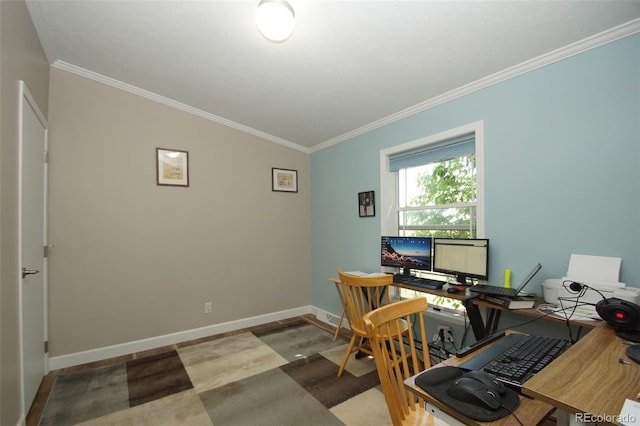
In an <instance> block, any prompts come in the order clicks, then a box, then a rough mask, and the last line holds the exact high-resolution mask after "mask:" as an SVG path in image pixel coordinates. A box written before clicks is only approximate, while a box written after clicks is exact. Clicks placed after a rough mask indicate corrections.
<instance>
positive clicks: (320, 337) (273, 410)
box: [39, 319, 391, 426]
mask: <svg viewBox="0 0 640 426" xmlns="http://www.w3.org/2000/svg"><path fill="white" fill-rule="evenodd" d="M346 343H347V342H346V341H345V340H342V339H339V340H338V341H336V342H334V341H333V336H332V335H331V334H330V333H329V332H327V331H325V330H322V329H320V328H318V327H316V326H314V325H312V324H309V323H308V322H306V321H304V320H302V319H300V320H299V321H293V322H287V323H286V324H278V325H274V326H271V327H261V328H256V329H255V330H250V331H246V332H241V333H238V334H234V335H228V336H224V337H220V338H214V339H212V340H208V341H205V342H201V343H197V344H192V345H184V346H183V345H180V347H178V348H177V349H175V350H170V351H166V352H163V353H160V354H157V355H153V356H148V357H144V358H139V359H133V360H129V361H126V362H121V363H115V364H109V365H106V366H102V367H98V368H93V369H84V370H81V371H76V372H72V373H69V374H64V375H59V376H57V377H56V380H55V383H54V385H53V388H52V390H51V392H50V394H49V397H48V400H47V403H46V405H45V408H44V411H43V414H42V416H41V418H40V423H39V424H40V425H76V424H82V425H118V426H121V425H136V426H138V425H153V426H158V425H203V426H204V425H207V426H209V425H215V426H222V425H224V426H230V425H238V426H247V425H252V426H254V425H255V426H262V425H265V426H267V425H273V426H283V425H296V426H297V425H301V424H306V425H318V426H322V425H349V426H358V425H368V426H370V425H389V424H390V423H391V422H390V419H389V414H388V412H387V408H386V404H385V401H384V396H383V394H382V392H381V391H380V388H379V381H378V377H377V373H376V370H375V365H374V361H373V360H372V359H369V358H362V359H355V357H354V356H353V355H352V356H351V359H350V360H349V362H348V364H347V370H346V371H345V373H344V374H343V376H342V377H340V378H338V377H336V373H337V371H338V365H339V364H340V362H341V360H342V356H343V355H344V351H345V350H346Z"/></svg>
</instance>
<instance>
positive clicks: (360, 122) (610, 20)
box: [27, 0, 640, 152]
mask: <svg viewBox="0 0 640 426" xmlns="http://www.w3.org/2000/svg"><path fill="white" fill-rule="evenodd" d="M290 3H291V5H292V6H293V8H294V9H295V13H296V20H297V24H296V30H295V32H294V34H293V36H292V37H291V38H290V39H289V40H288V41H286V42H284V43H281V44H274V43H271V42H268V41H267V40H265V39H264V38H263V37H262V36H261V35H260V34H259V33H258V31H257V29H256V26H255V22H254V13H255V8H256V5H257V4H258V0H253V1H241V0H236V1H202V0H201V1H186V0H181V1H159V0H155V1H154V0H138V1H116V0H110V1H96V0H81V1H77V0H76V1H74V0H64V1H60V0H43V1H34V0H27V6H28V9H29V12H30V14H31V16H32V18H33V21H34V25H35V26H36V30H37V32H38V34H39V36H40V39H41V41H42V45H43V47H44V49H45V52H46V54H47V57H48V59H49V61H50V63H52V64H53V65H54V66H56V67H59V68H62V69H66V70H69V71H72V72H76V73H78V74H80V75H85V76H87V77H90V78H94V79H96V80H99V81H103V82H106V83H108V84H113V85H114V86H116V87H121V88H124V89H126V90H131V91H134V92H136V93H140V94H142V95H143V96H148V97H151V98H153V99H157V100H160V101H161V102H165V103H168V104H170V105H174V106H177V107H178V108H182V109H185V110H188V111H191V112H194V113H196V114H199V115H202V116H204V117H207V118H210V119H212V120H214V121H218V122H222V123H224V124H227V125H231V126H232V127H236V128H239V129H241V130H243V131H247V132H249V133H252V134H255V135H258V136H261V137H264V138H266V139H268V140H271V141H274V142H277V143H281V144H284V145H288V146H291V147H293V148H295V149H299V150H301V151H305V152H313V151H315V150H318V149H321V148H322V147H325V146H329V145H331V144H334V143H337V142H340V141H342V140H345V139H347V138H348V137H352V136H354V135H357V134H360V133H363V132H364V131H366V130H369V129H373V128H376V127H379V126H380V125H383V124H386V123H388V122H391V121H394V120H396V119H399V118H402V117H404V116H406V115H407V114H409V113H412V112H416V111H419V110H422V109H426V108H427V107H429V106H431V105H434V104H437V103H438V102H441V101H443V100H446V99H449V98H452V97H455V96H458V95H459V94H461V93H465V92H468V91H470V90H475V89H477V88H480V87H483V86H486V85H487V84H491V83H493V82H496V81H499V80H500V79H503V78H506V77H508V76H511V75H516V74H517V73H520V72H523V71H526V70H528V69H532V68H534V67H537V66H541V65H544V64H545V63H549V62H552V61H555V60H558V59H561V58H563V57H566V56H567V55H570V54H573V53H576V52H578V51H581V50H584V49H585V48H590V47H593V46H595V45H598V44H600V43H602V42H603V41H609V40H611V39H615V38H619V37H621V36H625V35H628V34H631V33H634V32H638V31H640V19H639V18H640V0H634V1H618V0H606V1H587V0H580V1H577V0H572V1H559V0H544V1H543V0H528V1H451V0H449V1H326V0H325V1H321V0H313V1H312V0H290ZM594 36H595V37H594ZM639 54H640V53H639Z"/></svg>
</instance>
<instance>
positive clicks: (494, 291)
mask: <svg viewBox="0 0 640 426" xmlns="http://www.w3.org/2000/svg"><path fill="white" fill-rule="evenodd" d="M540 269H542V265H541V264H539V263H538V264H537V265H536V266H534V267H533V269H532V270H531V272H529V275H527V276H526V277H525V278H524V280H522V282H521V283H520V286H519V287H518V288H507V287H498V286H495V285H485V284H478V285H474V286H473V287H471V288H469V290H470V291H473V292H476V293H481V294H490V295H492V296H502V297H517V296H518V295H519V294H520V293H521V292H522V289H524V288H525V287H526V286H527V284H529V282H530V281H531V280H532V279H533V277H534V276H535V275H536V274H537V273H538V271H539V270H540Z"/></svg>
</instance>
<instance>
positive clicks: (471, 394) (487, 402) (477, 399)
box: [447, 376, 502, 410]
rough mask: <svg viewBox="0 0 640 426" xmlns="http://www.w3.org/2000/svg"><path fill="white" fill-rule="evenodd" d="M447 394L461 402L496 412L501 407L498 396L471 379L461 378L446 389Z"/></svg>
mask: <svg viewBox="0 0 640 426" xmlns="http://www.w3.org/2000/svg"><path fill="white" fill-rule="evenodd" d="M447 394H449V396H451V397H452V398H455V399H457V400H458V401H461V402H466V403H468V404H472V405H476V406H478V407H482V408H489V409H491V410H497V409H498V408H500V406H501V405H502V398H501V397H500V394H499V393H497V392H495V391H493V390H491V389H490V388H488V387H487V385H485V384H484V383H482V382H481V381H480V380H478V379H474V378H472V377H465V376H463V377H461V378H459V379H458V380H456V381H455V382H454V383H453V384H452V385H451V386H449V388H448V389H447Z"/></svg>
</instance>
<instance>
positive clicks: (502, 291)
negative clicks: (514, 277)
mask: <svg viewBox="0 0 640 426" xmlns="http://www.w3.org/2000/svg"><path fill="white" fill-rule="evenodd" d="M469 290H471V291H473V292H476V293H481V294H488V295H490V296H506V297H516V296H517V295H518V289H515V288H507V287H498V286H495V285H486V284H477V285H474V286H471V287H469Z"/></svg>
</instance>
